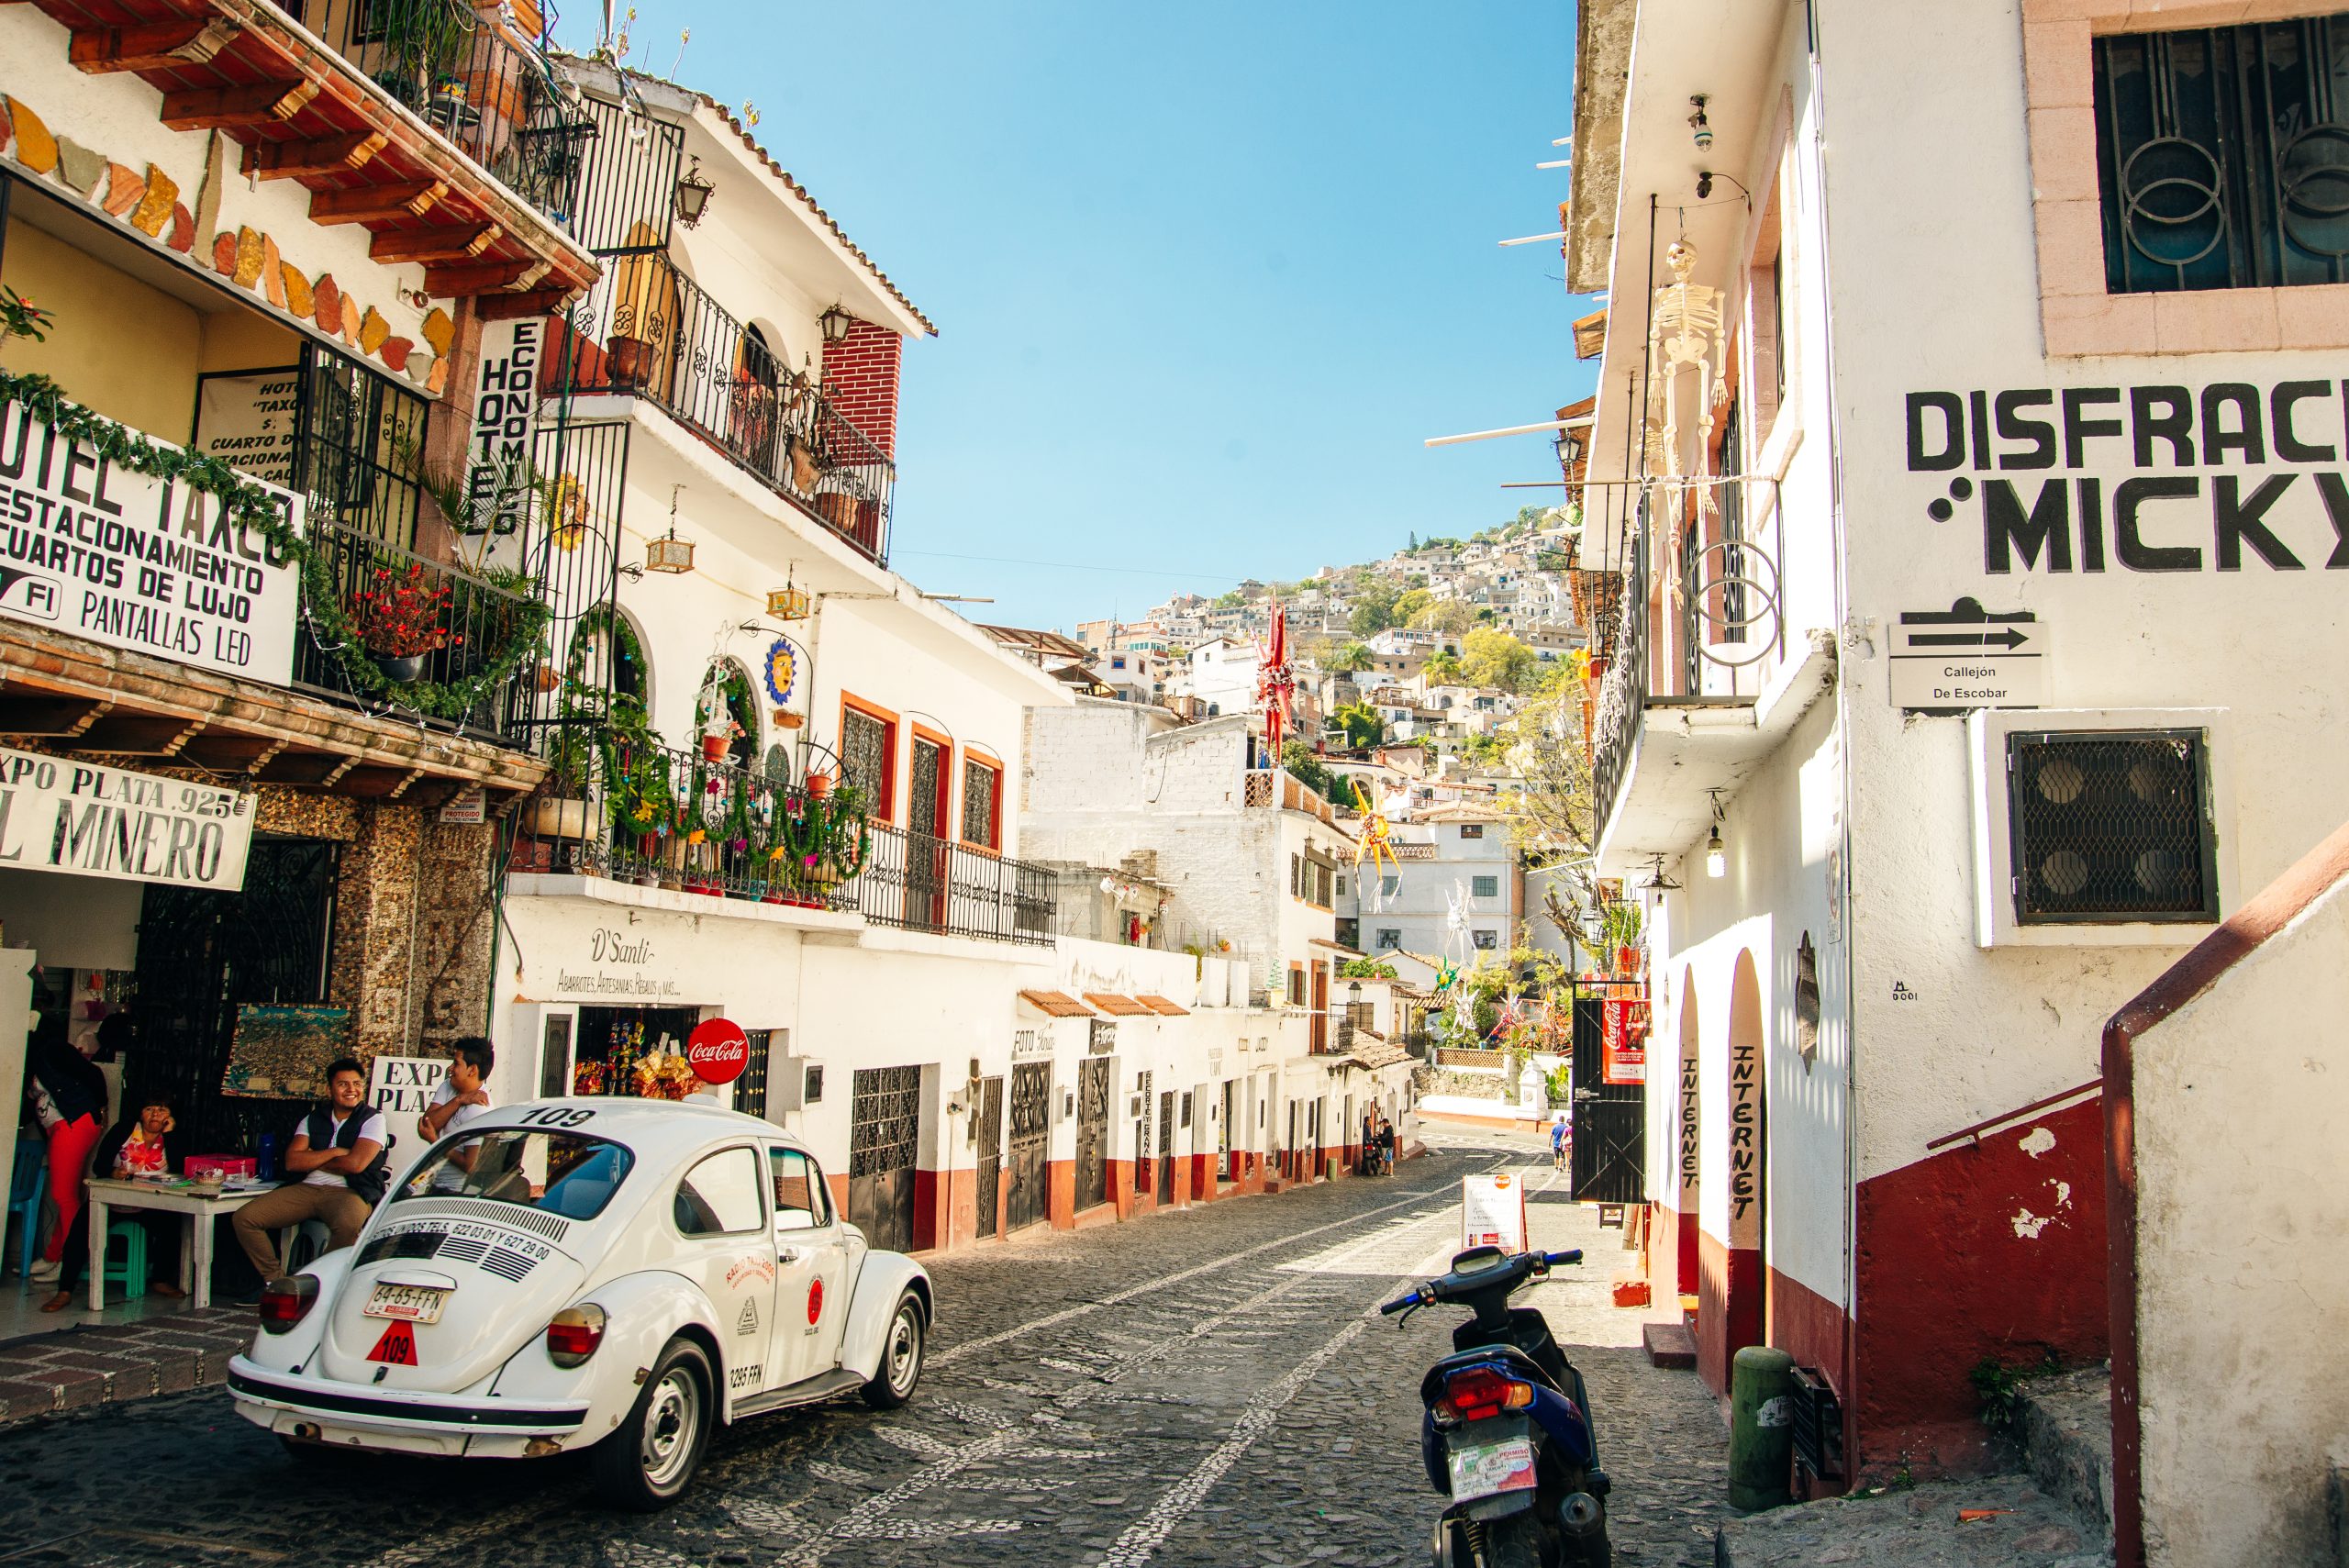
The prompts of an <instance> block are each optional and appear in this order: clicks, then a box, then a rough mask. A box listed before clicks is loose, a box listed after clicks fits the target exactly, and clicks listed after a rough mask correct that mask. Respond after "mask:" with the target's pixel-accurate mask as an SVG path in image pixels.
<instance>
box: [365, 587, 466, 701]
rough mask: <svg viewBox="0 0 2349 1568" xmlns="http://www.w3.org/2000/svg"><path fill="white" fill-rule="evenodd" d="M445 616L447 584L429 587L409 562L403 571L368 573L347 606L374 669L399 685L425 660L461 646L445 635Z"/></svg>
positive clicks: (421, 668) (451, 635) (411, 678)
mask: <svg viewBox="0 0 2349 1568" xmlns="http://www.w3.org/2000/svg"><path fill="white" fill-rule="evenodd" d="M448 612H449V587H448V584H445V583H431V582H428V581H427V580H426V578H425V575H424V562H421V561H411V562H408V563H407V569H406V571H401V570H399V569H398V568H396V567H392V566H377V567H373V568H372V569H371V570H370V571H369V573H368V585H367V586H366V587H365V588H363V589H362V590H361V591H360V592H359V593H357V594H356V595H352V597H351V604H350V614H351V627H352V629H353V630H355V631H356V632H357V633H358V634H359V640H360V641H361V642H362V644H364V645H365V647H366V649H367V651H368V652H370V653H372V654H373V655H374V656H375V667H376V668H377V669H379V670H381V671H383V673H384V676H385V678H387V679H389V680H394V681H398V682H401V683H403V684H405V683H407V682H410V681H414V680H416V679H417V677H419V676H421V675H422V674H423V673H424V661H425V658H426V656H427V655H428V654H432V653H437V652H439V651H440V650H441V649H444V648H457V647H461V646H462V644H463V642H464V640H465V639H464V638H463V637H462V636H461V635H459V634H457V633H455V632H452V631H451V630H450V629H449V627H448V619H449V613H448Z"/></svg>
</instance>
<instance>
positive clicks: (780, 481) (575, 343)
mask: <svg viewBox="0 0 2349 1568" xmlns="http://www.w3.org/2000/svg"><path fill="white" fill-rule="evenodd" d="M556 375H557V380H558V387H557V390H558V391H560V392H564V393H569V394H572V395H577V396H583V397H586V396H629V397H644V398H649V399H651V401H652V402H653V403H655V404H657V405H659V406H661V407H662V409H664V410H666V411H667V412H668V413H669V414H670V415H671V416H672V417H674V418H675V419H676V420H677V422H678V423H679V424H682V425H684V426H685V428H687V429H689V430H691V431H693V432H694V433H695V434H696V435H697V436H699V437H700V438H701V439H704V440H706V441H707V442H708V443H709V444H710V445H711V446H713V447H716V448H717V449H718V450H719V451H722V452H724V453H725V454H726V455H727V456H728V457H729V458H731V459H732V460H733V461H734V462H736V463H737V464H739V465H740V466H741V467H742V468H744V469H747V470H748V471H750V472H751V473H752V474H755V475H756V476H757V477H758V479H759V481H760V482H761V483H762V484H765V485H766V487H767V488H768V489H770V490H772V491H774V493H775V494H776V495H780V496H782V497H783V498H784V499H785V500H786V501H789V502H790V503H791V504H792V505H794V506H797V507H798V508H799V509H800V510H801V511H803V512H805V513H807V516H809V517H813V518H815V519H816V520H817V521H818V522H819V523H821V524H822V525H823V526H824V527H825V528H829V529H830V530H831V531H832V532H833V533H834V534H836V535H838V536H839V537H840V538H841V539H844V540H846V541H847V542H848V543H849V544H850V545H852V547H854V548H855V549H856V550H858V551H859V552H861V553H862V554H863V555H864V556H866V557H867V558H868V559H870V560H872V561H874V562H879V563H882V564H886V563H887V561H888V558H889V502H890V495H891V493H892V491H893V490H894V489H895V487H896V476H897V471H896V464H895V463H894V462H891V461H890V458H889V454H888V453H887V452H885V451H884V450H882V449H881V447H880V446H879V445H878V444H877V443H876V442H874V440H873V439H872V438H871V437H869V436H867V435H866V434H865V433H864V432H863V431H862V430H860V429H858V428H856V427H855V426H854V425H853V424H852V423H851V422H850V421H849V419H848V417H846V416H845V415H843V414H841V412H840V410H839V409H838V408H837V407H836V406H834V405H833V403H832V401H831V399H830V397H829V395H827V393H826V391H825V389H824V387H823V385H822V384H820V383H818V382H810V381H809V380H808V379H807V378H806V377H803V376H800V375H797V374H795V373H791V372H788V371H786V370H785V369H784V368H783V367H782V366H781V365H779V364H777V363H776V361H775V359H774V354H773V352H772V350H771V349H770V347H769V345H768V343H767V341H766V339H765V338H764V337H763V336H762V335H761V333H760V332H759V329H758V328H755V327H746V326H744V325H743V324H742V323H741V322H740V321H739V320H738V319H736V318H735V317H734V316H733V315H732V314H731V313H729V311H727V310H726V309H725V307H724V306H720V305H719V304H718V302H717V301H716V300H714V299H712V298H710V296H709V295H707V294H705V293H704V292H702V289H701V285H699V284H696V283H695V282H694V281H693V279H691V278H689V277H687V276H685V273H684V272H681V271H679V270H678V268H677V266H676V264H675V263H674V261H671V260H670V259H669V258H668V256H667V255H666V254H665V253H663V252H661V251H657V250H644V251H626V252H621V253H618V254H614V255H610V256H607V257H606V258H605V263H604V275H603V277H602V278H601V279H600V280H598V282H597V283H596V287H595V289H594V290H593V291H592V292H591V293H590V294H589V295H587V297H586V298H585V299H584V301H582V302H581V303H580V304H579V305H578V306H575V307H574V308H573V311H572V313H571V317H570V321H569V323H568V330H566V331H565V332H564V333H563V343H562V354H561V356H560V358H559V360H558V366H557V372H556Z"/></svg>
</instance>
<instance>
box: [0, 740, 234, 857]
mask: <svg viewBox="0 0 2349 1568" xmlns="http://www.w3.org/2000/svg"><path fill="white" fill-rule="evenodd" d="M252 839H253V797H252V796H251V795H241V794H239V793H238V792H237V791H235V790H232V789H222V788H220V787H219V786H218V785H217V784H191V783H189V782H188V781H186V780H184V779H166V778H159V777H157V776H156V775H155V774H153V773H131V772H129V771H128V770H127V769H123V768H107V767H101V766H99V765H98V764H97V763H95V762H70V761H68V760H66V759H64V758H61V757H46V756H41V755H39V754H38V753H36V752H31V751H9V750H7V749H6V748H5V747H0V866H6V867H12V868H14V869H16V870H18V871H55V872H67V873H72V874H73V875H75V876H103V877H111V878H114V879H116V880H117V881H123V882H164V883H170V884H173V885H175V886H180V887H210V888H217V889H219V890H221V891H222V892H228V893H234V892H237V891H239V890H240V889H241V888H243V886H244V885H245V856H246V854H247V852H248V851H250V849H251V847H252Z"/></svg>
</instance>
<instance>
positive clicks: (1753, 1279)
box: [1697, 1229, 1762, 1399]
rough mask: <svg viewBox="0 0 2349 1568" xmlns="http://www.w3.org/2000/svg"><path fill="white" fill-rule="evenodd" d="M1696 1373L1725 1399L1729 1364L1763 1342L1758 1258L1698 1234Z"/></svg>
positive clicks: (1708, 1234)
mask: <svg viewBox="0 0 2349 1568" xmlns="http://www.w3.org/2000/svg"><path fill="white" fill-rule="evenodd" d="M1697 1298H1698V1306H1697V1375H1698V1377H1699V1378H1701V1379H1702V1380H1703V1381H1704V1385H1705V1386H1706V1387H1707V1388H1709V1389H1711V1390H1712V1391H1713V1393H1714V1395H1715V1396H1718V1397H1720V1398H1723V1399H1726V1398H1728V1397H1729V1373H1730V1363H1731V1361H1732V1360H1733V1359H1734V1358H1735V1357H1736V1355H1737V1352H1738V1351H1742V1350H1743V1349H1744V1348H1745V1347H1746V1346H1748V1345H1758V1344H1760V1343H1761V1342H1762V1254H1761V1253H1760V1252H1759V1251H1755V1250H1754V1249H1753V1248H1751V1247H1729V1246H1725V1245H1724V1244H1722V1243H1721V1242H1720V1241H1718V1240H1714V1238H1713V1236H1712V1233H1711V1232H1709V1231H1707V1230H1703V1229H1699V1230H1698V1235H1697Z"/></svg>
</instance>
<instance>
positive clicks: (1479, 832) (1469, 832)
mask: <svg viewBox="0 0 2349 1568" xmlns="http://www.w3.org/2000/svg"><path fill="white" fill-rule="evenodd" d="M1460 836H1461V837H1462V838H1464V839H1481V838H1483V837H1484V836H1485V825H1484V824H1483V823H1482V822H1463V823H1462V824H1461V825H1460Z"/></svg>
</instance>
